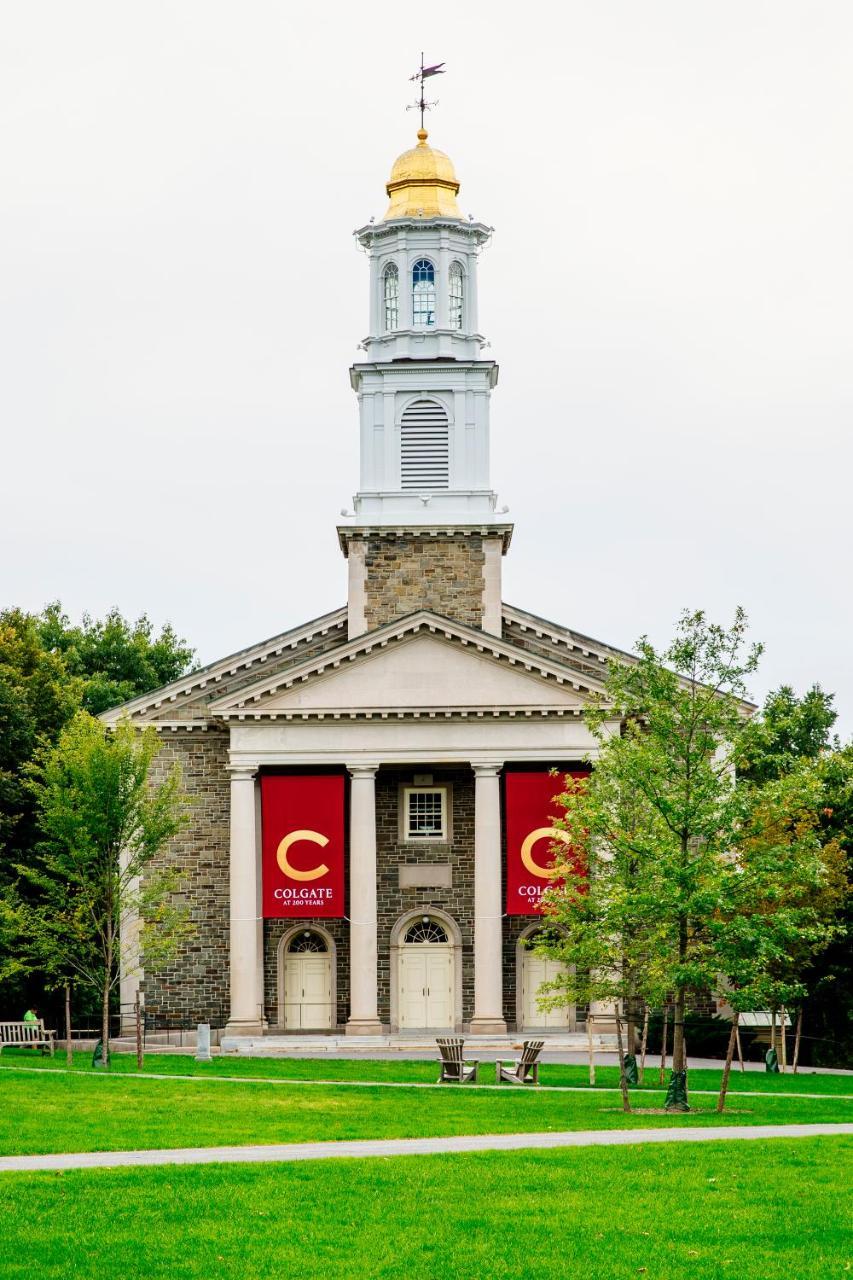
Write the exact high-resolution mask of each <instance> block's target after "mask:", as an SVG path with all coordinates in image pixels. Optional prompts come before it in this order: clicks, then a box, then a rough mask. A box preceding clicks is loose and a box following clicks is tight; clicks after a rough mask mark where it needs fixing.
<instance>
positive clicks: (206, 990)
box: [141, 728, 230, 1026]
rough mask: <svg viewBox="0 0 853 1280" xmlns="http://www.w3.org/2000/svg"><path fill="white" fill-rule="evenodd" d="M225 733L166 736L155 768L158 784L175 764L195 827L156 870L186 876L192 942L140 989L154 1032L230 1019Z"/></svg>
mask: <svg viewBox="0 0 853 1280" xmlns="http://www.w3.org/2000/svg"><path fill="white" fill-rule="evenodd" d="M228 742H229V734H228V730H227V729H218V728H216V729H213V728H212V729H193V730H192V731H185V730H182V729H179V730H177V731H176V732H174V733H173V732H169V733H166V734H163V735H162V738H161V749H160V753H159V755H158V756H157V757H156V759H155V760H154V763H153V765H152V781H153V782H154V783H155V784H156V783H157V782H158V781H159V780H161V779H162V778H163V777H164V776H165V775H166V773H168V771H169V770H170V769H171V768H172V766H173V765H174V764H176V763H177V764H179V765H180V766H181V770H182V773H183V786H184V789H185V791H186V792H187V793H188V794H189V796H190V799H191V806H190V825H189V826H188V827H186V828H185V829H184V830H183V831H181V832H180V833H179V834H178V835H177V836H176V837H175V838H174V839H173V840H172V841H171V843H170V844H169V847H168V849H167V850H166V852H165V854H164V855H163V857H162V858H160V859H157V860H156V861H155V862H154V864H153V868H154V869H156V868H157V867H158V866H159V867H163V866H168V867H169V868H174V869H176V870H177V871H178V872H179V873H180V876H181V881H182V885H181V892H180V894H179V895H178V896H179V898H180V899H182V900H183V901H184V902H185V903H186V904H187V906H188V907H189V912H190V919H191V920H192V923H193V925H194V928H195V933H194V936H193V937H192V938H191V939H190V941H189V942H188V943H187V944H186V945H185V946H184V947H183V948H182V949H181V951H180V953H179V954H178V955H177V956H176V957H175V959H174V961H172V963H171V964H169V965H168V966H167V967H165V968H164V969H162V970H160V971H159V972H156V973H155V972H152V971H151V970H150V969H149V970H148V971H147V972H146V974H145V978H144V980H143V982H142V983H141V989H142V990H143V991H144V993H145V1005H146V1016H147V1019H148V1022H149V1025H157V1024H161V1025H162V1024H163V1023H169V1022H171V1023H180V1024H187V1025H192V1024H193V1023H196V1022H210V1023H212V1024H213V1025H214V1026H223V1025H224V1023H225V1022H226V1021H227V1016H228V998H229V980H228V959H229V939H228V929H229V921H228V899H229V850H228V846H229V830H230V828H229V820H230V780H229V775H228V771H227V764H228Z"/></svg>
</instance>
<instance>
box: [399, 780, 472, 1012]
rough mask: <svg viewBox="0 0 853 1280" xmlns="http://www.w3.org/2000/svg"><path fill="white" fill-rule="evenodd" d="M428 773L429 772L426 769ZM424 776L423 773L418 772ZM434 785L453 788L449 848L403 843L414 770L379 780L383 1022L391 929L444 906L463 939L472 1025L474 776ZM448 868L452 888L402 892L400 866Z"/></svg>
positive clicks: (466, 1005) (465, 1007)
mask: <svg viewBox="0 0 853 1280" xmlns="http://www.w3.org/2000/svg"><path fill="white" fill-rule="evenodd" d="M424 771H425V770H424ZM418 772H421V770H418ZM432 777H433V782H434V783H435V785H436V786H449V787H450V788H451V795H450V814H449V818H450V824H451V825H450V836H451V840H450V841H449V842H446V843H442V842H439V841H436V842H432V841H429V842H428V843H427V842H424V843H422V844H421V843H418V844H413V843H412V842H410V841H402V842H401V840H400V828H399V806H400V803H401V798H400V788H401V787H402V786H411V785H412V773H411V772H410V771H406V772H398V771H396V770H390V769H388V770H385V769H383V770H381V771H380V772H379V773H378V774H377V777H376V861H377V905H378V919H379V930H378V934H379V938H378V941H379V1018H380V1021H381V1022H383V1023H386V1024H387V1023H388V1022H389V1021H390V1017H391V964H390V948H391V930H392V928H393V927H394V924H395V923H396V921H397V920H398V919H399V918H400V916H401V915H403V913H404V912H407V911H414V910H418V911H423V913H424V914H425V915H426V914H429V910H430V907H440V908H441V909H442V910H444V911H446V912H447V913H448V915H450V916H452V917H453V919H454V920H455V921H456V923H457V924H458V926H459V929H460V931H461V934H462V1017H463V1019H464V1021H465V1022H467V1021H469V1019H470V1018H471V1015H472V1012H473V1006H474V775H473V773H472V772H471V770H470V769H456V770H433V772H432ZM430 862H433V863H441V864H444V865H446V864H448V863H449V864H450V867H451V876H452V885H451V887H450V888H449V889H446V888H445V889H435V888H414V889H401V888H400V877H399V868H400V866H401V865H415V866H416V865H423V864H425V863H430Z"/></svg>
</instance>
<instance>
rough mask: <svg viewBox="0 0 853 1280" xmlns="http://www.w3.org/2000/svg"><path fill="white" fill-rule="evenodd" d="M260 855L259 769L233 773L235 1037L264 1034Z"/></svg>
mask: <svg viewBox="0 0 853 1280" xmlns="http://www.w3.org/2000/svg"><path fill="white" fill-rule="evenodd" d="M257 882H258V856H257V847H256V843H255V771H254V769H251V768H245V767H243V766H235V767H232V769H231V881H230V898H231V1016H230V1017H229V1019H228V1026H227V1027H226V1028H225V1033H226V1035H229V1036H241V1035H242V1036H250V1035H258V1034H260V1032H261V1031H262V1030H263V1025H262V1021H261V1008H262V1003H263V1001H262V997H261V990H262V975H261V973H259V972H258V969H259V965H258V931H259V929H260V928H261V926H262V921H261V920H260V918H259V911H258V896H257V895H258V883H257Z"/></svg>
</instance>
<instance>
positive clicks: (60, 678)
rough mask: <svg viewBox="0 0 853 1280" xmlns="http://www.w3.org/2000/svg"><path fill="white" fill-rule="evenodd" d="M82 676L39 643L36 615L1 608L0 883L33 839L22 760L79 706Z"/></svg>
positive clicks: (56, 731)
mask: <svg viewBox="0 0 853 1280" xmlns="http://www.w3.org/2000/svg"><path fill="white" fill-rule="evenodd" d="M81 693H82V688H81V684H80V681H79V680H77V679H76V678H75V677H73V676H70V675H69V673H68V670H67V668H66V666H65V664H64V662H63V661H62V658H61V657H59V656H58V655H57V654H53V653H50V652H49V651H47V650H46V649H45V647H44V645H43V644H42V641H41V636H40V633H39V626H38V620H37V619H36V618H34V617H33V616H32V615H31V614H27V613H23V612H22V611H21V610H20V609H7V610H5V611H4V612H3V613H0V851H6V857H5V858H0V886H2V884H3V883H8V881H9V879H10V876H11V874H12V873H11V870H10V863H11V861H12V860H15V861H17V860H19V859H20V858H21V857H22V856H24V854H25V853H26V851H27V850H29V849H31V848H32V845H33V842H34V840H35V834H36V828H35V816H34V812H33V803H32V797H31V796H30V794H29V792H28V791H27V788H26V785H25V779H24V772H23V769H24V765H25V764H26V763H27V761H29V760H31V759H32V757H33V754H34V752H35V750H36V747H37V746H38V744H39V742H41V741H42V740H46V741H55V740H56V738H57V736H58V734H59V732H60V730H61V729H62V727H63V726H64V725H65V724H67V723H68V720H69V719H70V718H71V716H72V715H73V714H74V712H75V710H76V709H77V707H78V706H79V702H80V697H81Z"/></svg>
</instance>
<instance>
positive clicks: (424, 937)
mask: <svg viewBox="0 0 853 1280" xmlns="http://www.w3.org/2000/svg"><path fill="white" fill-rule="evenodd" d="M404 941H405V942H409V943H421V944H423V943H427V944H428V945H430V944H431V945H432V946H441V945H442V944H443V943H445V942H447V934H446V933H445V931H444V929H442V927H441V925H440V924H436V922H435V921H434V920H418V921H416V922H415V924H413V925H411V926H410V927H409V928H408V929H407V930H406V937H405V939H404Z"/></svg>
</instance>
